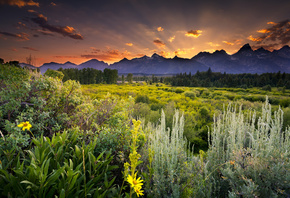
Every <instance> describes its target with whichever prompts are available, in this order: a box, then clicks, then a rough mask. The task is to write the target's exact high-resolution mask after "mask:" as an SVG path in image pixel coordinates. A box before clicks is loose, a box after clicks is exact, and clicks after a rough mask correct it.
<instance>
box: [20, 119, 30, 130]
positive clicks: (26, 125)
mask: <svg viewBox="0 0 290 198" xmlns="http://www.w3.org/2000/svg"><path fill="white" fill-rule="evenodd" d="M17 126H18V127H20V128H22V130H23V131H25V130H26V129H27V130H28V131H29V130H30V128H31V127H32V125H31V124H30V123H29V122H28V121H27V122H21V123H20V124H18V125H17Z"/></svg>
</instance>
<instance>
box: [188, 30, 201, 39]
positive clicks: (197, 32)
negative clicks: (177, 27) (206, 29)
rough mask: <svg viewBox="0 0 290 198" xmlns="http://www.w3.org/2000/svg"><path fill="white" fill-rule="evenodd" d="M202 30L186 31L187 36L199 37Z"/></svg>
mask: <svg viewBox="0 0 290 198" xmlns="http://www.w3.org/2000/svg"><path fill="white" fill-rule="evenodd" d="M201 33H202V31H201V30H190V31H188V32H186V33H185V36H188V37H194V38H198V37H199V36H200V35H201Z"/></svg>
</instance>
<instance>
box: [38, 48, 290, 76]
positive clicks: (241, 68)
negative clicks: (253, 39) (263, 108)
mask: <svg viewBox="0 0 290 198" xmlns="http://www.w3.org/2000/svg"><path fill="white" fill-rule="evenodd" d="M61 67H62V68H63V69H67V68H77V69H84V68H94V69H98V70H104V69H105V68H109V69H117V70H118V72H119V74H127V73H135V74H136V73H140V74H178V73H184V72H187V73H188V72H191V73H192V74H194V73H196V71H207V70H208V68H211V69H212V71H214V72H222V73H223V72H226V73H258V74H260V73H267V72H278V71H280V72H286V73H290V47H289V46H288V45H286V46H284V47H282V48H281V49H279V50H274V51H273V52H270V51H268V50H266V49H264V48H262V47H260V48H258V49H257V50H253V49H252V47H251V46H250V45H249V44H248V43H247V44H245V45H244V46H242V47H241V48H240V49H239V50H238V51H237V52H236V53H235V54H232V55H229V54H227V52H226V51H225V50H223V49H222V50H216V51H215V52H213V53H209V52H200V53H198V54H197V55H196V56H194V57H192V58H191V59H186V58H180V57H178V56H175V57H173V58H164V57H163V56H160V55H158V54H157V53H154V54H153V55H152V56H151V57H149V56H146V55H145V56H143V57H140V58H133V59H132V60H128V59H127V58H124V59H122V60H120V61H119V62H116V63H114V64H112V65H108V64H107V63H105V62H103V61H99V60H97V59H91V60H89V61H87V62H84V63H82V64H80V65H76V64H74V63H72V62H69V61H68V62H66V63H63V64H60V63H55V62H51V63H45V64H43V65H42V66H41V67H39V68H40V71H41V72H42V73H44V72H45V71H46V70H47V69H59V68H61Z"/></svg>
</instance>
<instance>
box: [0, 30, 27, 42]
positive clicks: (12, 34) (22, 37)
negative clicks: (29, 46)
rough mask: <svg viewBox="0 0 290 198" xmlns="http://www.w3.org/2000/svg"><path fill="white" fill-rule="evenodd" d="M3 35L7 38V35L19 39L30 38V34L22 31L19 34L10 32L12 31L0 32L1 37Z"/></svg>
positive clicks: (25, 39)
mask: <svg viewBox="0 0 290 198" xmlns="http://www.w3.org/2000/svg"><path fill="white" fill-rule="evenodd" d="M1 37H3V38H4V39H6V37H11V38H15V39H17V40H19V41H28V40H29V35H28V34H26V33H24V32H21V33H19V34H14V33H10V32H0V38H1Z"/></svg>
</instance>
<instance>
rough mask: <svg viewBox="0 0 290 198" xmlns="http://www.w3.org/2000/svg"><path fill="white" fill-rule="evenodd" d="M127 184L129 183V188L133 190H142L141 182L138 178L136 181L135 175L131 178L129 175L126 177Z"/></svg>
mask: <svg viewBox="0 0 290 198" xmlns="http://www.w3.org/2000/svg"><path fill="white" fill-rule="evenodd" d="M127 182H129V184H131V187H132V188H134V189H138V188H140V189H141V188H142V185H143V183H142V182H143V180H141V179H140V177H139V178H138V179H136V174H135V175H134V177H132V176H131V175H128V177H127Z"/></svg>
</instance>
